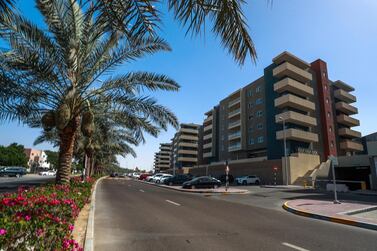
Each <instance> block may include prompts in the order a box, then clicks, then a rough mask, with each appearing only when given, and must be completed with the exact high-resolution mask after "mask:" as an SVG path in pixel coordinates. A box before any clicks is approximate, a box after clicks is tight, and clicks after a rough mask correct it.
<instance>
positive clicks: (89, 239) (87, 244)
mask: <svg viewBox="0 0 377 251" xmlns="http://www.w3.org/2000/svg"><path fill="white" fill-rule="evenodd" d="M107 177H108V176H104V177H101V178H99V179H98V180H97V181H96V184H94V188H93V193H92V198H91V200H90V211H89V217H88V224H87V227H86V234H85V239H84V251H93V250H94V245H93V240H94V211H95V209H96V207H95V201H96V189H97V185H98V183H99V182H100V181H101V180H103V179H106V178H107Z"/></svg>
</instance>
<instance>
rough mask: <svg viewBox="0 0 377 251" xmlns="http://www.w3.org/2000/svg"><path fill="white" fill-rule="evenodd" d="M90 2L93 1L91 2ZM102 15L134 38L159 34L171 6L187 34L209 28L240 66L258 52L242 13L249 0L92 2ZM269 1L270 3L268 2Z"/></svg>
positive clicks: (112, 24) (102, 0)
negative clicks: (162, 19)
mask: <svg viewBox="0 0 377 251" xmlns="http://www.w3.org/2000/svg"><path fill="white" fill-rule="evenodd" d="M271 1H272V0H271ZM88 2H89V1H88ZM90 2H94V5H95V8H96V9H97V10H99V15H103V18H104V19H111V20H112V22H111V28H113V29H115V30H122V31H123V30H126V31H127V32H128V33H129V34H132V35H133V36H134V35H135V34H137V35H143V34H145V33H150V34H155V33H156V31H157V30H158V28H159V25H160V23H161V13H162V12H161V10H159V8H163V6H164V5H163V4H167V6H168V10H169V11H172V12H173V14H174V18H175V19H176V20H177V21H178V22H180V23H181V24H182V25H183V26H185V27H187V30H186V34H188V33H191V34H192V35H198V34H200V33H202V32H204V31H205V30H206V26H209V28H210V29H211V31H212V32H213V33H214V34H215V35H216V36H218V37H220V40H221V43H222V45H223V47H225V49H227V50H228V52H229V53H230V54H231V55H232V56H233V57H234V59H235V60H236V61H237V62H238V63H239V64H243V63H244V62H245V58H246V56H247V55H250V57H251V58H252V59H253V60H254V61H255V60H256V57H257V53H256V50H255V47H254V43H253V40H252V39H251V36H250V35H249V32H248V26H247V24H246V18H245V16H244V14H243V11H242V6H243V5H245V4H246V1H245V0H166V1H163V0H111V1H109V0H94V1H92V0H90ZM267 2H270V0H268V1H267Z"/></svg>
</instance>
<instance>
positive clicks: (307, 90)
mask: <svg viewBox="0 0 377 251" xmlns="http://www.w3.org/2000/svg"><path fill="white" fill-rule="evenodd" d="M352 91H354V88H353V87H351V86H350V85H348V84H346V83H344V82H342V81H340V80H337V81H331V80H330V79H329V77H328V70H327V65H326V62H324V61H322V60H320V59H318V60H316V61H314V62H312V63H308V62H305V61H304V60H302V59H299V58H298V57H296V56H294V55H292V54H290V53H289V52H283V53H281V54H280V55H278V56H277V57H275V58H274V59H273V60H272V64H271V65H269V66H267V67H266V68H265V69H264V74H263V76H262V77H260V78H259V79H257V80H255V81H254V82H252V83H250V84H248V85H247V86H245V87H243V88H241V89H239V90H237V91H235V92H233V93H232V94H230V95H229V96H228V97H226V98H225V99H223V100H221V101H220V102H219V104H218V105H217V106H215V107H214V108H213V109H212V110H210V111H208V112H207V113H206V114H205V119H204V121H203V125H202V126H203V138H202V142H203V146H202V148H203V156H202V157H203V162H202V163H200V164H209V163H213V162H221V161H224V160H242V159H259V160H261V161H262V160H273V159H281V158H282V157H283V156H284V143H283V142H284V138H285V139H286V151H287V154H288V155H291V154H294V153H308V154H313V155H317V154H318V155H319V156H320V159H321V161H325V160H327V158H328V156H330V155H334V156H344V155H348V156H349V155H353V154H355V153H356V152H359V151H362V150H363V146H362V145H361V144H360V143H359V142H358V138H360V136H361V134H360V133H359V132H357V131H355V130H354V129H352V127H354V126H358V125H359V121H358V120H357V119H355V118H352V117H351V116H352V115H355V114H357V112H358V110H357V108H356V107H354V106H353V104H352V103H354V102H356V97H355V96H354V95H352V94H351V93H350V92H352Z"/></svg>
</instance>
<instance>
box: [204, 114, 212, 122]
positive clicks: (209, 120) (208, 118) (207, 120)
mask: <svg viewBox="0 0 377 251" xmlns="http://www.w3.org/2000/svg"><path fill="white" fill-rule="evenodd" d="M212 120H213V116H212V115H210V116H208V117H207V118H206V119H205V120H204V124H206V123H208V122H211V121H212Z"/></svg>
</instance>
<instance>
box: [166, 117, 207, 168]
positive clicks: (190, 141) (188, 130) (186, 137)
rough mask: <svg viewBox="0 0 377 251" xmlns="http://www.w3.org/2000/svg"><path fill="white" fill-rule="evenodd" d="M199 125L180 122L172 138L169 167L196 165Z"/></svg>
mask: <svg viewBox="0 0 377 251" xmlns="http://www.w3.org/2000/svg"><path fill="white" fill-rule="evenodd" d="M200 127H201V126H200V125H197V124H181V125H180V129H179V130H178V132H177V133H176V134H175V135H174V138H173V139H172V152H171V168H172V169H184V168H190V167H193V166H196V165H198V159H199V156H198V155H199V133H200Z"/></svg>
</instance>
